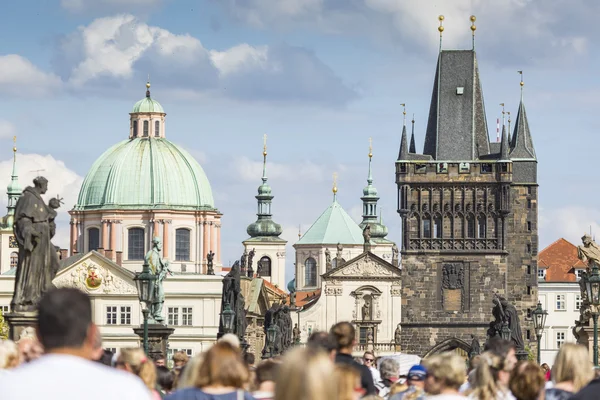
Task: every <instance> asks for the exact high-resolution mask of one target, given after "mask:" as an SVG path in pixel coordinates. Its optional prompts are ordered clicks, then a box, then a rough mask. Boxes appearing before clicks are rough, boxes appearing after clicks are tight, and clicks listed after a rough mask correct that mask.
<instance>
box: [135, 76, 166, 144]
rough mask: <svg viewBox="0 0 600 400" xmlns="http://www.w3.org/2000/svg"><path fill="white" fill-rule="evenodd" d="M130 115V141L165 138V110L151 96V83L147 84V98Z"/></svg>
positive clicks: (136, 104)
mask: <svg viewBox="0 0 600 400" xmlns="http://www.w3.org/2000/svg"><path fill="white" fill-rule="evenodd" d="M129 115H130V128H129V139H135V138H138V137H139V138H164V137H165V116H166V115H167V114H166V113H165V110H164V109H163V108H162V106H161V105H160V103H159V102H158V101H156V100H155V99H153V98H152V96H150V81H149V80H148V82H146V97H144V98H143V99H141V100H140V101H138V102H137V103H135V104H134V105H133V110H132V111H131V113H129Z"/></svg>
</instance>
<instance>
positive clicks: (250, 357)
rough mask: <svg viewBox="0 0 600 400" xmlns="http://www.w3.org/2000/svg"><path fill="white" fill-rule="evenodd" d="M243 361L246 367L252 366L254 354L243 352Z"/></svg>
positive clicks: (254, 360) (254, 359) (254, 358)
mask: <svg viewBox="0 0 600 400" xmlns="http://www.w3.org/2000/svg"><path fill="white" fill-rule="evenodd" d="M244 362H245V363H246V365H247V366H248V367H253V366H254V363H255V362H256V357H254V354H252V353H246V354H244Z"/></svg>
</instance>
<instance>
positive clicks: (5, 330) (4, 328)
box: [0, 310, 8, 339]
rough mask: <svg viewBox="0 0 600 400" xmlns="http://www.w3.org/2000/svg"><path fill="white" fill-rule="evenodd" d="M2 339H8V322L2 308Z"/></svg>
mask: <svg viewBox="0 0 600 400" xmlns="http://www.w3.org/2000/svg"><path fill="white" fill-rule="evenodd" d="M0 339H8V322H6V321H5V320H4V315H2V310H0Z"/></svg>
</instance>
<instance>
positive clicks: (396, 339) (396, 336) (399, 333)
mask: <svg viewBox="0 0 600 400" xmlns="http://www.w3.org/2000/svg"><path fill="white" fill-rule="evenodd" d="M401 337H402V331H401V330H400V324H398V326H396V330H395V331H394V343H396V344H397V345H400V339H401Z"/></svg>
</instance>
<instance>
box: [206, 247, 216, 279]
mask: <svg viewBox="0 0 600 400" xmlns="http://www.w3.org/2000/svg"><path fill="white" fill-rule="evenodd" d="M214 259H215V253H214V252H213V251H212V250H211V251H209V252H208V254H207V255H206V274H207V275H214V274H215V270H214V266H213V260H214Z"/></svg>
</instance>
